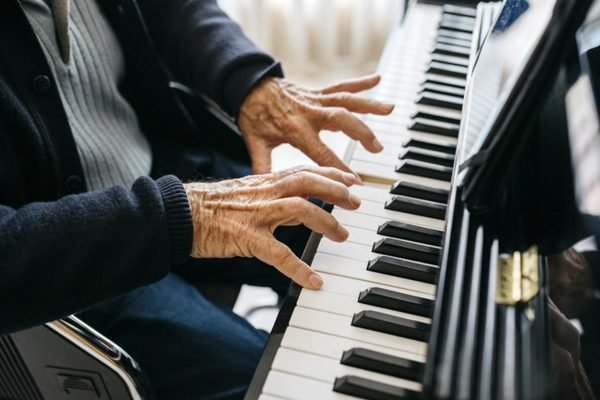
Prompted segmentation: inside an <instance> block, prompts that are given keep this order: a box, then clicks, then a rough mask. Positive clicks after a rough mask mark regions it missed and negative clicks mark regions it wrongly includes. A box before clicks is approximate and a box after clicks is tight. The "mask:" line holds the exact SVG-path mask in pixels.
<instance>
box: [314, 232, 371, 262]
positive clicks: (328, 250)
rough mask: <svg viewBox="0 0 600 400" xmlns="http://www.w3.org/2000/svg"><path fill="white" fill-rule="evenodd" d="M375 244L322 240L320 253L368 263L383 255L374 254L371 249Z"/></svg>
mask: <svg viewBox="0 0 600 400" xmlns="http://www.w3.org/2000/svg"><path fill="white" fill-rule="evenodd" d="M372 247H373V243H354V242H350V241H346V242H344V243H337V242H333V241H331V240H329V239H327V238H323V239H321V243H320V244H319V250H318V251H319V252H320V253H324V254H331V255H337V256H340V257H343V258H349V259H350V260H356V261H363V262H364V263H365V265H366V263H368V262H369V260H372V259H374V258H375V257H378V256H381V255H383V254H378V253H373V252H372V251H371V248H372Z"/></svg>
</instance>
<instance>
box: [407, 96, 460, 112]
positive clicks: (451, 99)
mask: <svg viewBox="0 0 600 400" xmlns="http://www.w3.org/2000/svg"><path fill="white" fill-rule="evenodd" d="M463 103H464V100H463V98H462V97H458V96H450V95H446V94H437V93H431V92H423V93H422V94H421V96H420V97H419V99H418V100H417V104H426V105H429V106H436V107H442V108H449V109H452V110H462V108H463Z"/></svg>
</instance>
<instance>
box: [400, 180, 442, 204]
mask: <svg viewBox="0 0 600 400" xmlns="http://www.w3.org/2000/svg"><path fill="white" fill-rule="evenodd" d="M390 193H392V194H397V195H401V196H409V197H414V198H417V199H423V200H430V201H435V202H438V203H443V204H446V203H448V195H449V193H448V190H446V189H438V188H432V187H429V186H424V185H419V184H418V183H412V182H407V181H398V182H396V183H394V186H392V190H391V191H390Z"/></svg>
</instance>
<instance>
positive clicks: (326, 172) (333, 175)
mask: <svg viewBox="0 0 600 400" xmlns="http://www.w3.org/2000/svg"><path fill="white" fill-rule="evenodd" d="M301 172H310V173H313V174H317V175H321V176H324V177H326V178H329V179H333V180H334V181H336V182H340V183H343V184H344V185H346V186H352V185H354V184H355V183H356V176H355V175H354V174H352V173H349V172H344V171H342V170H340V169H337V168H334V167H321V166H313V165H302V166H299V167H294V168H290V169H286V170H283V171H280V172H278V173H277V174H278V175H279V179H284V178H285V177H287V176H290V175H294V174H298V173H301Z"/></svg>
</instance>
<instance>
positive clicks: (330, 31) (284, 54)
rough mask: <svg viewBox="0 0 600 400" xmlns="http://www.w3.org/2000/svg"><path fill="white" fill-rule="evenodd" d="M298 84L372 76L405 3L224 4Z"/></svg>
mask: <svg viewBox="0 0 600 400" xmlns="http://www.w3.org/2000/svg"><path fill="white" fill-rule="evenodd" d="M220 4H221V7H223V9H224V10H225V11H226V12H227V13H229V15H230V16H231V17H232V18H233V19H235V20H236V21H238V22H239V23H240V24H241V25H242V27H243V28H244V30H245V32H246V34H247V35H248V36H249V37H250V38H252V39H253V40H254V41H255V42H256V43H257V44H258V45H259V46H260V47H261V48H263V49H265V50H266V51H268V52H270V53H271V54H273V55H274V56H275V57H276V58H278V59H279V60H282V62H283V64H284V67H285V70H286V73H287V75H288V76H289V77H290V78H293V79H295V80H296V81H302V83H304V82H308V83H315V84H322V83H324V82H327V81H330V80H331V79H334V80H335V79H339V78H343V77H348V76H356V75H361V74H364V73H370V72H372V71H373V70H374V68H375V66H376V63H377V60H378V59H379V56H380V54H381V50H382V49H383V46H384V44H385V41H386V39H387V37H388V35H389V32H390V29H391V27H392V26H394V25H395V24H397V23H398V21H399V20H400V17H401V10H402V8H403V4H404V0H220Z"/></svg>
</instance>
